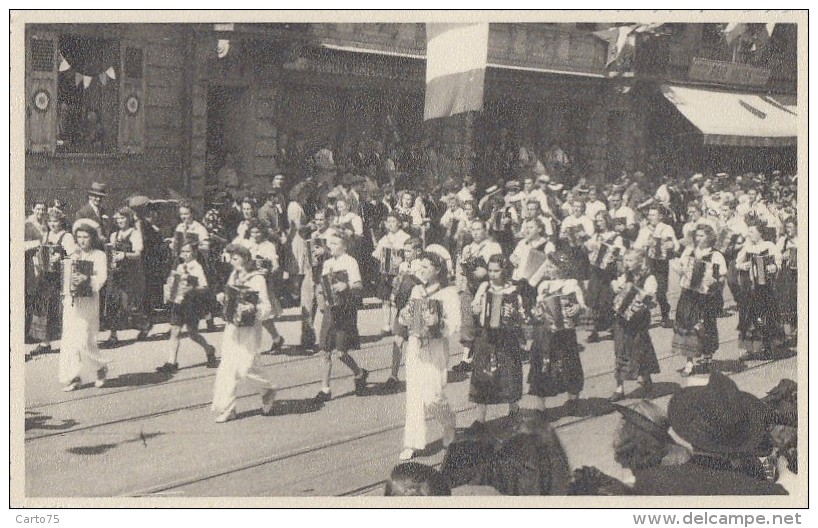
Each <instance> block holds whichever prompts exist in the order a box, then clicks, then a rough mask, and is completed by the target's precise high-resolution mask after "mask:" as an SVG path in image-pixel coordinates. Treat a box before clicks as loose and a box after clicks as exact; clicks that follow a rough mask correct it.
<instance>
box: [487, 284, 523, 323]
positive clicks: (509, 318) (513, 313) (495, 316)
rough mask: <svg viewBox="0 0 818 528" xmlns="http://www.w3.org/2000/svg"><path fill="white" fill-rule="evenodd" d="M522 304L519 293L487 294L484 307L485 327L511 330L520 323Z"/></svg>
mask: <svg viewBox="0 0 818 528" xmlns="http://www.w3.org/2000/svg"><path fill="white" fill-rule="evenodd" d="M519 313H520V303H519V296H518V295H517V293H492V292H486V299H485V305H484V307H483V327H484V328H489V329H498V328H505V329H511V328H512V327H513V326H515V325H517V324H518V323H519V322H520V321H519Z"/></svg>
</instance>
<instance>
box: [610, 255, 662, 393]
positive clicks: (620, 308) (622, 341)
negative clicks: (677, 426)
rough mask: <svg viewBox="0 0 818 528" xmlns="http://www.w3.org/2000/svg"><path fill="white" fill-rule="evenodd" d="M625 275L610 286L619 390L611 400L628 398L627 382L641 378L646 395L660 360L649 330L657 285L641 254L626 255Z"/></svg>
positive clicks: (615, 375)
mask: <svg viewBox="0 0 818 528" xmlns="http://www.w3.org/2000/svg"><path fill="white" fill-rule="evenodd" d="M624 266H625V272H624V273H623V274H622V275H620V276H619V278H618V279H616V280H615V281H613V282H612V283H611V286H612V288H613V291H614V295H615V297H614V301H613V309H614V313H615V321H614V330H613V335H614V356H615V361H616V366H615V370H614V377H615V378H616V390H615V391H614V393H613V394H612V395H611V397H610V398H609V400H610V401H614V402H615V401H619V400H621V399H623V398H624V397H625V381H626V380H635V379H637V378H641V383H642V388H643V389H644V392H645V395H647V393H648V392H649V391H650V390H651V388H652V385H653V381H652V379H651V375H652V374H657V373H658V372H659V360H658V359H657V358H656V350H655V349H654V348H653V341H652V340H651V338H650V334H649V333H648V330H649V329H650V309H651V306H652V300H653V299H654V298H655V296H656V288H657V282H656V277H654V276H653V274H652V273H651V271H650V270H649V269H648V267H647V263H646V262H645V255H644V253H643V252H642V251H641V250H638V249H634V250H629V251H628V252H627V253H625V257H624Z"/></svg>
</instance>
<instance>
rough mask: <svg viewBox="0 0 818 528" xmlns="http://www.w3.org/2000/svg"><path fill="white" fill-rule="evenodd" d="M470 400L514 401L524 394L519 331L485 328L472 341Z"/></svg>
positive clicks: (494, 402)
mask: <svg viewBox="0 0 818 528" xmlns="http://www.w3.org/2000/svg"><path fill="white" fill-rule="evenodd" d="M473 350H474V361H473V363H472V375H471V384H470V385H469V401H471V402H474V403H478V404H484V405H491V404H497V403H514V402H517V401H520V398H522V396H523V363H522V358H521V351H520V335H519V331H517V330H513V331H505V330H486V329H484V330H483V331H482V332H481V333H480V335H479V336H478V337H477V338H476V339H475V341H474V349H473Z"/></svg>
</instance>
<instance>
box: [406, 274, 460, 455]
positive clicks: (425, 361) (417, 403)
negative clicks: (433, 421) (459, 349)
mask: <svg viewBox="0 0 818 528" xmlns="http://www.w3.org/2000/svg"><path fill="white" fill-rule="evenodd" d="M422 297H427V295H426V290H425V288H424V287H423V286H415V288H414V289H413V290H412V298H422ZM428 297H429V298H430V299H436V300H439V301H440V302H441V303H442V305H443V310H442V311H443V330H442V332H441V337H440V338H438V339H430V340H423V341H421V339H420V338H419V337H417V336H413V335H410V336H409V340H408V341H407V346H406V427H405V429H404V436H403V445H404V447H407V448H411V449H424V448H425V447H426V437H427V424H426V411H427V410H428V411H430V412H431V413H432V414H435V415H436V417H437V418H438V419H439V420H441V419H444V418H446V417H447V415H448V418H447V419H450V420H451V421H452V422H454V415H453V414H452V413H451V410H450V409H449V408H448V401H447V399H446V393H445V387H446V376H447V373H446V371H447V369H448V362H449V348H450V343H457V342H458V340H459V332H460V319H461V318H460V296H459V295H458V292H457V288H455V287H454V286H449V287H446V288H443V289H441V290H438V291H437V292H434V293H432V294H431V295H428ZM407 308H409V307H408V306H407ZM407 308H404V309H403V310H402V311H401V321H400V322H401V324H403V325H404V326H408V325H409V323H410V320H409V311H408V310H407ZM451 427H452V429H453V428H454V423H452V424H451Z"/></svg>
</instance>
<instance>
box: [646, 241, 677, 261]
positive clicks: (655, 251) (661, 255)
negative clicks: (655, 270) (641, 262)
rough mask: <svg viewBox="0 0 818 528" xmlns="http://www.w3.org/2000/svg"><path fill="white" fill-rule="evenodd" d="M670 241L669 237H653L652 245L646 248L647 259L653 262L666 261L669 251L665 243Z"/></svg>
mask: <svg viewBox="0 0 818 528" xmlns="http://www.w3.org/2000/svg"><path fill="white" fill-rule="evenodd" d="M672 240H673V239H671V238H669V237H653V243H652V244H651V245H650V246H648V257H649V258H652V259H653V260H668V259H669V258H670V256H671V255H670V252H671V250H670V249H668V248H667V243H668V242H671V241H672Z"/></svg>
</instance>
